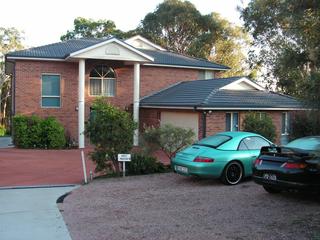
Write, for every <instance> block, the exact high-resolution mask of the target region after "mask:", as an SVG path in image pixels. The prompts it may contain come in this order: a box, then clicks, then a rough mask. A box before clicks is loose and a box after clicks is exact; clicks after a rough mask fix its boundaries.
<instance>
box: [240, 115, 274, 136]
mask: <svg viewBox="0 0 320 240" xmlns="http://www.w3.org/2000/svg"><path fill="white" fill-rule="evenodd" d="M243 130H244V131H246V132H254V133H257V134H260V135H262V136H264V137H265V138H267V139H269V140H270V141H272V142H273V141H274V140H275V137H276V128H275V126H274V124H273V122H272V119H271V117H269V116H268V115H267V114H266V115H263V116H262V117H260V115H259V114H257V113H253V112H250V113H248V114H247V115H246V117H245V119H244V121H243Z"/></svg>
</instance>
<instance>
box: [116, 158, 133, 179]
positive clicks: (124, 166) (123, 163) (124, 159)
mask: <svg viewBox="0 0 320 240" xmlns="http://www.w3.org/2000/svg"><path fill="white" fill-rule="evenodd" d="M118 161H119V162H122V176H123V177H125V176H126V162H131V154H118Z"/></svg>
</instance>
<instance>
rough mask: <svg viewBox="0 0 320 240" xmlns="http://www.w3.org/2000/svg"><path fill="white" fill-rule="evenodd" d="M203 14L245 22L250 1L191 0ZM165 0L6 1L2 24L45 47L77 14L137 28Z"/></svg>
mask: <svg viewBox="0 0 320 240" xmlns="http://www.w3.org/2000/svg"><path fill="white" fill-rule="evenodd" d="M189 1H190V2H192V3H193V4H194V5H195V7H196V8H197V9H198V10H199V11H200V12H201V13H202V14H208V13H211V12H218V13H220V14H221V15H222V16H223V17H225V18H226V19H228V20H229V21H230V22H233V23H235V24H238V25H240V24H242V22H241V20H240V14H239V12H237V10H236V8H237V6H238V5H239V6H245V4H247V3H248V1H249V0H189ZM161 2H162V0H89V1H88V0H15V1H4V2H2V3H1V8H2V9H6V11H1V14H0V27H6V28H7V27H15V28H17V29H18V30H19V31H23V32H24V41H23V43H24V45H25V46H27V47H35V46H41V45H45V44H49V43H54V42H59V41H60V36H61V35H63V34H65V33H66V32H67V30H72V29H73V20H74V19H75V18H76V17H84V18H91V19H94V20H98V19H105V20H112V21H114V22H115V24H116V26H117V28H119V29H120V30H122V31H128V30H132V29H134V28H136V27H137V26H138V25H139V23H140V21H141V20H142V19H143V18H144V16H145V15H146V14H147V13H149V12H153V11H154V10H155V9H156V7H157V5H158V4H159V3H161Z"/></svg>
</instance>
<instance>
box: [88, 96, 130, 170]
mask: <svg viewBox="0 0 320 240" xmlns="http://www.w3.org/2000/svg"><path fill="white" fill-rule="evenodd" d="M92 109H93V113H92V115H91V117H90V120H89V121H88V122H87V124H86V130H85V134H86V135H87V136H88V137H89V138H90V141H91V143H92V144H94V145H95V148H94V152H93V153H91V158H92V160H93V161H94V162H96V164H97V166H96V171H105V172H107V171H108V168H109V167H110V165H111V169H112V170H113V169H114V170H115V171H116V173H117V174H119V173H120V169H119V164H118V154H119V153H128V152H129V151H130V150H131V148H132V144H133V133H134V130H135V128H136V124H135V123H134V121H133V120H132V117H131V115H130V114H129V113H127V112H125V111H122V110H120V109H119V108H117V107H114V106H113V105H111V104H109V103H107V102H106V101H105V100H104V99H103V98H99V99H97V100H96V101H94V103H93V104H92Z"/></svg>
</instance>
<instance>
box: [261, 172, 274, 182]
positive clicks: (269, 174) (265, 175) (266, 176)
mask: <svg viewBox="0 0 320 240" xmlns="http://www.w3.org/2000/svg"><path fill="white" fill-rule="evenodd" d="M263 178H264V179H267V180H273V181H275V180H277V176H276V175H275V174H271V173H265V174H263Z"/></svg>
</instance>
